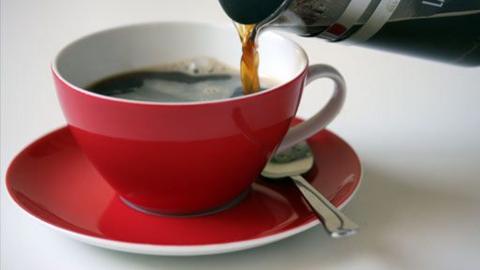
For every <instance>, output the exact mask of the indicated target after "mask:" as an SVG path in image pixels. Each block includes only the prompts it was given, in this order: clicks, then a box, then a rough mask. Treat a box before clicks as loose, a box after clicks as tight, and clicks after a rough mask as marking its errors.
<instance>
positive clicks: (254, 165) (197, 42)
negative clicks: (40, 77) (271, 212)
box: [52, 23, 345, 215]
mask: <svg viewBox="0 0 480 270" xmlns="http://www.w3.org/2000/svg"><path fill="white" fill-rule="evenodd" d="M240 53H241V47H240V41H239V40H238V36H237V34H236V33H235V31H234V29H233V27H225V28H223V27H217V26H212V25H207V24H197V23H151V24H141V25H132V26H125V27H119V28H114V29H110V30H105V31H101V32H98V33H95V34H92V35H89V36H86V37H83V38H81V39H79V40H77V41H75V42H73V43H71V44H69V45H68V46H66V47H65V48H64V49H63V50H61V51H60V53H59V54H58V56H57V57H56V59H55V60H54V63H53V65H52V70H53V76H54V80H55V85H56V89H57V94H58V98H59V100H60V104H61V107H62V109H63V112H64V115H65V118H66V120H67V122H68V125H69V127H70V130H71V132H72V134H73V135H74V137H75V139H76V140H77V142H78V144H79V145H80V147H81V149H82V150H83V152H84V153H85V155H86V156H87V157H88V159H89V160H90V161H91V162H92V164H93V165H94V166H95V168H96V169H97V170H98V172H99V173H100V174H101V175H102V176H103V178H104V179H105V180H106V181H108V183H109V184H110V185H111V186H112V187H113V188H114V189H115V190H117V191H118V193H119V195H120V196H121V197H122V198H123V200H124V201H126V202H127V203H128V204H129V205H131V206H135V208H137V209H141V210H145V211H154V212H156V213H163V214H174V215H182V214H195V213H204V212H209V211H212V210H214V209H219V207H220V208H221V207H222V206H225V205H228V204H229V203H231V202H232V201H235V199H236V198H238V197H239V196H240V195H241V194H243V193H244V192H245V191H246V190H248V188H249V186H250V184H251V183H252V182H253V181H255V179H256V178H257V177H258V176H259V175H260V172H261V171H262V168H263V167H264V166H265V164H266V162H267V161H268V159H269V158H270V157H271V155H272V154H273V153H274V152H275V151H278V150H282V149H285V148H287V147H289V146H291V145H293V144H295V143H297V142H299V141H302V140H305V139H307V138H308V137H309V136H311V135H313V134H315V133H317V132H318V131H319V130H321V129H323V128H324V127H325V126H326V125H327V124H328V123H329V122H330V121H331V120H332V119H333V118H334V117H335V116H336V115H337V113H338V112H339V111H340V108H341V107H342V104H343V101H344V98H345V83H344V80H343V79H342V76H341V75H340V74H339V73H338V72H337V71H336V70H335V69H334V68H332V67H330V66H326V65H313V66H308V59H307V56H306V54H305V52H304V51H303V50H302V49H301V48H300V47H299V46H298V45H297V44H295V43H294V42H292V41H290V40H288V39H286V38H284V37H282V36H280V35H278V34H274V33H264V34H262V35H261V36H260V39H259V53H260V75H261V77H269V78H274V79H275V80H277V81H278V82H279V85H277V86H275V87H273V88H271V89H267V90H264V91H261V92H259V93H255V94H251V95H248V96H241V97H235V98H230V99H224V100H216V101H206V102H200V101H199V102H184V103H166V102H144V101H132V100H125V99H119V98H114V97H109V96H103V95H99V94H96V93H93V92H89V91H87V90H85V87H86V86H88V85H89V84H91V83H93V82H95V81H98V80H99V79H102V78H105V77H108V76H110V75H114V74H118V73H122V72H127V71H131V70H135V69H141V68H145V67H149V66H155V65H159V64H164V63H173V62H176V61H179V60H184V59H189V58H194V57H198V56H210V57H213V58H215V59H217V60H219V61H221V62H223V63H226V64H228V65H230V66H232V67H237V66H239V59H240ZM317 78H330V79H331V80H333V82H334V83H335V91H334V93H333V95H332V97H331V99H330V100H329V101H328V103H327V105H326V106H325V107H323V109H321V110H320V111H319V112H318V113H317V114H316V115H314V116H313V117H312V118H310V119H308V120H307V121H305V122H303V123H302V124H300V125H298V126H296V127H294V128H290V129H289V126H290V122H291V121H292V119H293V118H294V117H295V114H296V112H297V108H298V105H299V102H300V97H301V95H302V90H303V86H304V84H305V83H309V82H310V81H312V80H314V79H317ZM65 181H68V179H65ZM85 199H86V200H88V198H85Z"/></svg>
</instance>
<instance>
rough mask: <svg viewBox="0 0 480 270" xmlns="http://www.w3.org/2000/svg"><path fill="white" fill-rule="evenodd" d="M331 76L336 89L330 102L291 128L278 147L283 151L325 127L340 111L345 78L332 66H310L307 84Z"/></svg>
mask: <svg viewBox="0 0 480 270" xmlns="http://www.w3.org/2000/svg"><path fill="white" fill-rule="evenodd" d="M322 78H329V79H331V80H332V81H333V82H334V83H335V86H334V91H333V94H332V96H331V97H330V100H329V101H328V103H327V104H326V105H325V106H324V107H323V108H322V109H321V110H320V111H319V112H317V113H316V114H315V115H314V116H312V117H311V118H309V119H308V120H306V121H304V122H302V123H300V124H298V125H296V126H294V127H292V128H290V129H289V130H288V132H287V135H285V137H284V138H283V141H282V143H281V144H280V146H279V147H278V148H277V152H281V151H283V150H285V149H287V148H289V147H291V146H293V145H295V144H297V143H299V142H301V141H303V140H306V139H307V138H309V137H311V136H313V135H315V134H316V133H318V132H319V131H320V130H322V129H324V128H325V127H326V126H327V125H328V124H329V123H330V122H331V121H332V120H333V119H334V118H335V117H336V116H337V114H338V113H339V112H340V109H341V108H342V106H343V103H344V101H345V95H346V85H345V80H344V79H343V77H342V75H341V74H340V73H339V72H338V71H337V70H336V69H335V68H333V67H332V66H329V65H323V64H317V65H311V66H309V67H308V73H307V79H306V82H305V85H308V84H309V83H311V82H313V81H314V80H316V79H322Z"/></svg>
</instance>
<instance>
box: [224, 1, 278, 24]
mask: <svg viewBox="0 0 480 270" xmlns="http://www.w3.org/2000/svg"><path fill="white" fill-rule="evenodd" d="M219 1H220V4H221V5H222V8H223V10H224V11H225V13H227V15H228V17H230V18H231V19H232V20H234V21H236V22H238V23H241V24H254V23H259V22H261V21H263V20H264V19H266V18H267V17H268V16H270V15H271V14H273V13H274V12H275V11H276V10H277V9H278V8H279V7H280V6H281V5H282V3H283V2H284V1H285V0H219Z"/></svg>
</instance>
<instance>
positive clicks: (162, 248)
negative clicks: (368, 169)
mask: <svg viewBox="0 0 480 270" xmlns="http://www.w3.org/2000/svg"><path fill="white" fill-rule="evenodd" d="M63 128H68V126H62V127H59V128H55V129H53V130H52V131H50V132H48V133H46V134H44V135H43V136H39V137H38V139H36V140H34V142H37V141H38V140H41V139H43V138H45V137H46V136H48V135H50V134H53V133H55V132H57V131H60V130H61V129H63ZM328 131H329V132H330V133H332V134H333V135H335V136H336V137H337V138H339V139H340V140H342V142H343V143H345V144H346V145H347V146H348V147H349V148H350V149H352V151H353V153H354V154H355V156H356V158H357V160H358V162H359V165H360V175H359V180H358V182H357V185H356V186H355V189H354V190H353V192H352V193H351V194H350V196H349V197H348V198H346V199H345V201H343V202H342V203H341V204H340V205H339V206H338V208H339V209H342V208H344V207H345V206H346V205H347V204H348V203H349V202H350V201H351V200H352V199H353V198H354V197H355V195H356V193H357V191H358V189H359V188H360V185H361V184H362V179H363V165H362V162H361V160H360V158H359V156H358V154H357V152H355V150H354V149H353V147H351V146H350V144H348V143H347V142H346V141H345V140H343V138H341V137H340V136H338V135H337V134H335V133H333V132H332V131H330V130H328ZM34 142H33V143H34ZM31 144H32V143H29V144H28V145H27V146H26V147H25V148H23V149H22V150H21V151H20V152H19V153H18V154H17V156H18V155H20V154H21V153H22V152H23V151H24V150H26V149H27V148H28V147H29V146H30V145H31ZM15 159H16V157H15V158H14V160H15ZM12 161H13V160H12ZM9 167H10V166H9ZM7 175H8V170H7ZM7 182H8V181H4V183H5V185H7ZM6 189H7V191H9V192H7V193H9V195H10V196H7V197H10V200H12V201H13V202H14V205H16V207H18V208H20V209H21V211H22V212H25V213H27V214H28V216H30V217H31V218H33V219H34V220H36V221H39V222H40V223H41V224H44V225H46V226H47V227H49V228H51V229H53V230H54V231H57V232H60V233H62V234H64V235H66V236H68V237H70V238H73V239H75V240H78V241H80V242H83V243H85V244H89V245H93V246H97V247H101V248H106V249H110V250H116V251H122V252H128V253H136V254H144V255H161V256H199V255H213V254H222V253H229V252H235V251H241V250H246V249H251V248H255V247H259V246H263V245H267V244H270V243H273V242H277V241H280V240H282V239H285V238H288V237H290V236H293V235H296V234H299V233H301V232H304V231H306V230H308V229H310V228H312V227H314V226H315V225H317V224H319V221H318V219H315V220H312V221H311V222H308V223H306V224H303V225H301V226H298V227H296V228H293V229H290V230H287V231H283V232H280V233H277V234H273V235H268V236H263V237H259V238H255V239H250V240H242V241H235V242H229V243H219V244H206V245H156V244H141V243H130V242H124V241H117V240H111V239H105V238H101V237H96V236H91V235H86V234H81V233H78V232H74V231H71V230H68V229H64V228H61V227H58V226H56V225H54V224H51V223H49V222H47V221H45V220H43V219H41V218H39V217H37V216H36V215H34V214H33V213H30V211H28V209H25V208H24V207H22V206H21V205H20V204H19V203H18V202H17V201H16V200H15V199H14V198H13V196H12V194H10V189H9V188H8V186H7V187H6Z"/></svg>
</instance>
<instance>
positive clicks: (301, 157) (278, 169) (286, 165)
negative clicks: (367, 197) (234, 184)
mask: <svg viewBox="0 0 480 270" xmlns="http://www.w3.org/2000/svg"><path fill="white" fill-rule="evenodd" d="M312 166H313V154H312V151H311V150H310V147H309V146H308V144H307V143H299V144H296V145H294V146H293V147H291V148H289V149H287V150H285V151H282V152H281V153H278V154H275V155H274V156H273V158H272V159H271V160H270V161H269V162H268V164H267V166H265V168H264V169H263V171H262V176H264V177H266V178H269V179H272V180H273V179H275V180H273V181H284V180H285V179H287V177H289V178H290V179H292V181H293V182H294V183H295V185H296V186H297V188H298V189H299V190H300V191H301V192H302V194H303V197H304V198H305V200H306V201H307V202H308V204H309V205H310V207H311V208H312V209H313V211H314V212H315V213H316V215H317V216H318V218H319V219H320V221H321V222H322V224H323V226H324V228H325V230H326V231H327V232H328V233H329V234H330V236H331V237H335V238H337V237H342V236H349V235H352V234H355V233H356V232H357V229H358V225H357V224H355V223H354V222H353V221H351V220H350V219H349V218H348V217H346V216H345V215H344V214H343V213H342V212H340V211H339V210H338V209H337V208H336V207H335V206H333V205H332V204H331V203H330V202H329V201H328V200H327V199H326V198H325V197H324V196H323V195H322V194H320V192H318V191H317V190H316V189H315V188H314V187H313V186H312V185H310V184H309V183H308V182H307V181H306V180H305V179H304V178H303V177H302V176H301V174H303V173H306V172H308V171H309V170H310V169H311V168H312Z"/></svg>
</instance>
